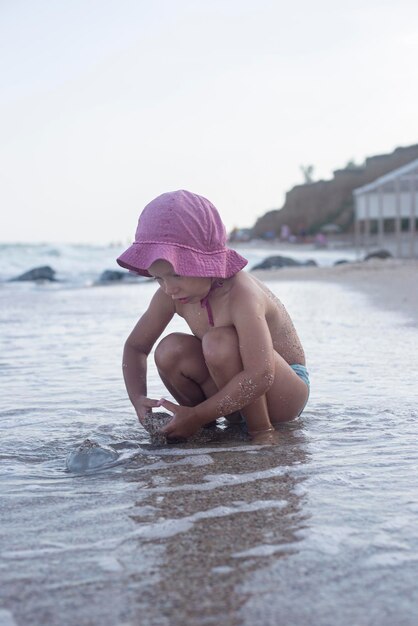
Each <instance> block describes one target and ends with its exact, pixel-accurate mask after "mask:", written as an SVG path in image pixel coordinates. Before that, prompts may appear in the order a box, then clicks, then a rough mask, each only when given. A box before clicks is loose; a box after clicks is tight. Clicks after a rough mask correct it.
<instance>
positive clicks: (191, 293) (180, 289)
mask: <svg viewBox="0 0 418 626" xmlns="http://www.w3.org/2000/svg"><path fill="white" fill-rule="evenodd" d="M148 272H149V273H150V274H151V276H153V277H154V278H155V280H156V281H157V282H158V283H159V285H160V287H161V289H162V290H163V291H164V293H166V294H167V295H168V296H170V297H171V298H172V299H173V300H176V301H178V302H180V303H182V304H189V303H190V304H193V303H195V302H200V300H202V298H204V297H205V296H207V294H208V292H209V290H210V288H211V285H212V278H197V277H193V276H179V275H178V274H176V273H175V271H174V268H173V266H172V265H171V263H169V262H168V261H163V260H162V259H161V260H160V259H159V260H158V261H154V263H153V264H152V265H151V267H149V268H148Z"/></svg>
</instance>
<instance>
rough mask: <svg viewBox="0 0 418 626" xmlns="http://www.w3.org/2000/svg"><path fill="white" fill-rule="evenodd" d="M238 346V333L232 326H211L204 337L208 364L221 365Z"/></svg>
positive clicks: (204, 350) (205, 356)
mask: <svg viewBox="0 0 418 626" xmlns="http://www.w3.org/2000/svg"><path fill="white" fill-rule="evenodd" d="M237 348H238V335H237V333H236V330H235V329H234V328H233V327H232V326H219V327H217V328H211V329H210V330H209V331H208V332H207V333H206V334H205V336H204V337H203V339H202V350H203V356H204V358H205V361H206V363H208V365H212V366H215V365H220V364H222V363H225V360H226V359H228V358H230V357H231V353H233V351H234V349H235V350H236V349H237Z"/></svg>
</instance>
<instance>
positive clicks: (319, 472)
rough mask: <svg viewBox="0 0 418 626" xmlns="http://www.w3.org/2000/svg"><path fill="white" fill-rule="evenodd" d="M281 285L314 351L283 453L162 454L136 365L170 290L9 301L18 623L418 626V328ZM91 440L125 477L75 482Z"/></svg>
mask: <svg viewBox="0 0 418 626" xmlns="http://www.w3.org/2000/svg"><path fill="white" fill-rule="evenodd" d="M271 287H272V289H273V290H274V291H275V292H276V293H277V295H278V296H279V297H281V298H282V300H283V301H284V302H285V304H286V305H287V307H288V309H289V311H290V312H291V315H292V317H293V319H294V321H295V324H296V326H297V328H298V331H299V334H300V336H301V338H302V341H303V343H304V345H305V348H306V352H307V354H308V367H309V370H310V373H311V377H312V394H311V398H310V402H309V404H308V407H307V409H306V411H305V413H304V414H303V416H302V417H301V418H300V419H299V420H298V421H297V422H295V423H293V424H291V425H288V426H285V427H283V428H281V430H280V433H281V442H280V444H279V445H278V446H276V447H261V446H252V445H250V444H249V442H248V441H247V440H246V438H245V434H243V433H242V432H241V431H240V430H239V429H238V428H235V429H230V430H223V429H221V428H219V429H218V430H217V431H215V432H214V433H213V440H210V441H205V443H203V444H202V445H201V446H199V445H197V444H193V445H192V444H187V445H186V444H183V445H178V446H167V447H161V448H158V447H155V446H152V445H151V444H150V442H149V438H148V435H147V434H146V433H145V432H144V431H143V430H142V429H141V428H140V427H139V426H138V425H137V422H136V418H135V416H134V415H133V412H132V410H131V408H130V405H129V402H128V400H127V398H126V394H125V390H124V386H123V381H122V376H121V368H120V361H121V351H122V344H123V341H124V339H125V337H126V335H127V334H128V332H129V331H130V329H131V328H132V326H133V324H134V323H135V321H136V319H137V317H138V316H139V315H140V313H141V311H143V310H144V308H145V306H146V303H147V302H148V300H149V298H150V297H151V295H152V293H153V292H154V289H155V287H154V285H152V284H150V283H146V284H141V285H138V286H133V285H129V286H115V287H108V288H96V289H65V290H57V289H56V288H51V287H48V286H32V285H17V284H11V285H3V286H2V287H1V288H0V303H1V307H0V329H1V352H0V377H1V381H2V394H1V405H0V407H1V412H0V419H1V426H2V444H1V454H0V460H1V472H2V480H1V508H0V521H1V524H0V533H1V554H0V557H1V558H0V598H1V603H0V607H1V608H0V624H17V625H18V626H20V625H22V626H23V625H32V624H33V625H38V624H39V625H40V624H42V625H45V624H59V625H64V626H65V625H67V624H68V625H73V624H77V625H87V624H101V625H103V626H107V625H109V626H110V625H112V626H113V625H114V624H118V625H119V624H121V625H124V624H125V625H128V624H135V625H136V624H152V625H154V624H155V625H157V624H158V625H167V626H168V625H170V626H172V625H177V624H178V625H180V624H181V625H184V624H188V625H189V624H198V625H206V624H228V625H230V624H231V625H234V624H237V625H238V624H240V625H241V624H243V625H251V626H252V625H253V624H255V623H259V624H263V625H264V624H265V625H270V624H271V625H273V624H274V625H276V624H278V623H283V624H292V625H293V624H295V625H305V624H306V625H308V624H309V625H311V624H315V625H328V624H339V625H340V624H341V625H343V626H345V625H347V626H348V625H350V626H352V625H353V624H356V625H363V624H364V625H367V626H368V625H372V624H373V625H374V624H379V626H381V625H386V624H387V625H389V624H391V625H392V624H396V625H397V626H398V625H399V626H403V625H405V626H409V625H411V626H412V625H414V626H415V624H416V623H417V621H418V591H417V586H416V582H415V572H416V571H417V567H418V563H417V561H418V530H417V528H418V524H417V517H418V500H417V487H416V482H417V479H416V476H417V466H418V451H417V447H416V441H417V434H418V425H417V417H418V413H417V392H416V387H415V384H416V380H417V376H418V357H417V354H416V350H415V351H414V349H413V347H414V346H415V345H416V343H417V329H416V327H414V326H412V325H411V324H409V320H408V319H407V318H404V317H402V316H400V315H399V316H398V315H394V314H389V313H385V312H381V311H379V310H377V309H375V308H374V307H373V306H372V305H371V304H370V303H369V302H368V300H367V298H366V297H365V296H361V295H358V294H355V293H354V292H350V291H348V290H343V289H342V288H340V287H338V286H336V285H328V284H324V283H301V282H298V283H279V282H275V283H271ZM182 324H183V323H182V320H178V321H177V322H176V323H175V324H174V325H172V326H171V327H170V330H173V328H176V329H183V328H184V327H183V325H182ZM162 394H163V389H162V386H161V383H160V382H159V381H158V378H157V376H156V374H155V370H154V368H153V367H151V368H150V385H149V395H151V396H153V397H160V396H161V395H162ZM86 438H91V439H92V440H94V441H96V442H98V443H101V444H104V445H111V446H113V447H114V449H116V450H117V451H118V452H119V455H120V456H119V461H118V463H116V464H115V465H113V466H112V467H110V468H105V469H103V470H102V471H98V472H92V473H91V472H90V473H88V474H86V475H74V474H71V473H69V472H67V471H66V469H65V459H66V455H67V453H68V451H69V450H70V449H72V448H73V447H75V446H76V445H77V444H79V443H81V442H82V441H83V440H84V439H86Z"/></svg>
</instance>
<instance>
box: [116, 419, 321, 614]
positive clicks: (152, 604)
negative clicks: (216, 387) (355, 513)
mask: <svg viewBox="0 0 418 626" xmlns="http://www.w3.org/2000/svg"><path fill="white" fill-rule="evenodd" d="M228 443H229V447H228V448H226V449H225V446H227V445H228ZM230 445H231V441H229V442H228V441H227V440H226V441H224V442H223V443H221V444H220V445H219V446H218V449H214V448H213V447H210V448H208V447H207V446H206V447H205V448H203V449H199V448H196V447H189V449H185V450H184V454H183V455H182V454H181V453H182V450H181V447H179V448H177V449H176V450H175V451H174V450H170V449H167V448H165V449H161V450H160V451H158V450H155V453H154V456H153V458H152V462H151V459H149V458H148V459H147V463H150V470H149V471H148V472H147V471H145V472H144V467H143V459H142V458H141V457H138V459H137V461H136V463H137V466H136V467H134V466H132V465H131V467H130V471H129V472H127V473H126V475H125V478H126V480H127V481H129V482H130V483H132V482H134V481H137V480H139V481H140V495H139V499H138V500H137V503H136V505H137V509H138V511H139V513H137V514H135V515H133V516H132V519H134V520H135V522H136V524H137V525H138V536H139V537H140V539H139V542H138V544H137V546H136V552H137V554H138V558H141V554H142V553H143V552H144V551H147V546H148V545H149V544H153V545H154V544H157V545H159V546H160V547H161V548H162V551H161V553H160V560H159V564H158V571H157V572H154V574H156V582H154V581H152V580H151V581H150V580H148V579H147V580H141V583H140V584H139V585H138V595H137V599H136V603H137V615H138V617H139V615H141V614H142V615H143V614H144V613H143V612H146V613H147V615H148V618H147V619H149V621H150V623H154V621H153V620H158V619H159V618H160V619H161V617H163V616H167V618H168V617H170V624H182V625H183V624H186V623H195V621H196V623H197V621H198V620H199V623H206V622H205V619H208V620H213V623H217V622H218V623H219V622H222V623H225V613H226V612H227V613H228V614H229V618H228V620H229V621H228V623H230V624H234V623H238V622H237V621H236V620H235V618H234V615H235V614H236V612H237V611H238V609H239V608H240V606H241V604H242V602H243V598H242V596H241V595H239V594H238V592H237V589H238V586H239V585H240V584H241V583H242V582H243V581H244V580H245V579H246V577H247V576H248V574H249V573H250V572H252V571H254V570H256V569H257V568H258V567H260V566H265V565H267V564H268V563H269V562H270V560H272V559H273V560H277V558H279V557H283V558H285V557H286V556H287V555H289V554H290V553H292V552H295V551H297V549H298V541H299V534H300V532H301V530H302V529H303V528H304V527H305V526H306V524H307V515H306V513H305V510H304V500H305V498H306V495H305V490H304V488H303V482H304V480H305V478H304V474H305V469H304V466H305V465H306V463H307V462H308V460H309V453H308V451H307V440H306V436H305V435H304V433H303V431H302V420H300V421H299V422H298V423H294V424H292V425H288V426H283V427H281V429H280V444H279V445H278V446H274V447H272V446H270V447H263V448H260V449H253V448H252V447H251V445H248V444H247V443H246V442H242V443H241V444H240V445H237V444H236V443H235V444H233V447H232V448H231V447H230ZM196 453H198V454H196ZM199 457H202V460H201V462H196V460H197V459H198V458H199ZM161 460H163V461H164V466H163V467H159V469H158V470H157V471H155V469H153V467H154V468H155V464H156V463H158V462H159V461H160V462H161ZM150 547H151V546H150ZM156 598H158V602H156ZM155 623H157V622H155Z"/></svg>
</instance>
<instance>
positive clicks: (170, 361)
mask: <svg viewBox="0 0 418 626" xmlns="http://www.w3.org/2000/svg"><path fill="white" fill-rule="evenodd" d="M185 337H186V335H183V334H182V333H171V334H170V335H167V336H166V337H164V339H161V341H160V343H159V344H158V346H157V347H156V348H155V352H154V360H155V364H156V365H157V367H158V369H160V370H161V369H167V368H172V367H174V366H175V364H176V363H178V362H179V359H180V358H181V356H182V355H183V353H184V350H185V347H184V344H185Z"/></svg>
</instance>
